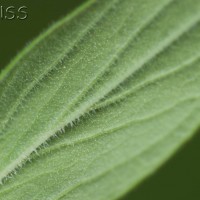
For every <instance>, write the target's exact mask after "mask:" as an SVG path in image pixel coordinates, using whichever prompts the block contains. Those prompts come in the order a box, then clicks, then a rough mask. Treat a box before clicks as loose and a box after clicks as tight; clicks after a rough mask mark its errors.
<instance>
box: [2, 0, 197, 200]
mask: <svg viewBox="0 0 200 200" xmlns="http://www.w3.org/2000/svg"><path fill="white" fill-rule="evenodd" d="M84 1H85V0H17V2H16V0H15V1H14V0H13V1H11V0H0V6H1V5H3V6H11V5H12V6H16V7H19V6H27V7H28V18H27V19H26V20H22V21H19V20H17V19H15V20H11V21H7V20H0V69H2V68H3V67H4V66H5V65H6V64H8V63H9V61H10V60H11V58H13V57H14V56H15V55H16V54H17V53H18V52H19V51H20V50H21V49H22V48H23V47H24V46H25V45H26V44H27V43H28V42H30V41H31V40H32V39H33V38H35V37H36V36H37V35H38V34H39V33H41V31H43V30H45V29H46V28H47V27H48V26H50V25H51V24H52V23H53V22H55V21H56V20H58V19H60V18H61V17H62V16H64V15H66V14H68V13H70V12H71V11H72V10H73V9H75V7H76V6H78V5H80V4H81V3H83V2H84ZM199 171H200V133H199V131H198V133H197V134H196V136H195V137H194V138H193V139H192V140H191V141H190V142H188V144H186V145H185V146H184V147H183V148H182V149H181V150H180V151H179V152H178V153H177V155H175V156H174V157H173V158H172V159H171V160H170V161H168V162H167V163H166V164H165V165H163V167H162V168H161V169H160V170H159V171H158V172H157V173H155V174H154V175H153V176H151V177H149V178H148V179H147V180H146V181H145V182H144V183H143V184H142V185H140V186H138V187H137V189H136V190H134V191H132V192H130V193H129V194H128V195H127V196H126V197H124V198H123V199H124V200H129V199H136V200H199V199H200V172H199ZM108 189H109V188H108Z"/></svg>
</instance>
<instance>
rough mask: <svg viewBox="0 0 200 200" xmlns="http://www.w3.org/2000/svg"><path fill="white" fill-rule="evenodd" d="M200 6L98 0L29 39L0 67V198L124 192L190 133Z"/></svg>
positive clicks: (198, 83)
mask: <svg viewBox="0 0 200 200" xmlns="http://www.w3.org/2000/svg"><path fill="white" fill-rule="evenodd" d="M199 10H200V1H199V0H151V1H149V0H123V1H122V0H110V1H106V0H101V1H88V2H87V3H86V4H85V5H84V6H82V7H80V8H79V9H78V10H77V11H75V12H74V13H72V14H71V15H70V16H67V17H66V18H64V19H63V20H61V21H60V22H58V23H56V24H55V25H53V27H51V28H50V29H49V30H48V31H46V32H45V33H43V34H42V35H40V36H39V37H38V38H37V39H36V40H35V41H33V42H32V43H31V44H30V45H29V46H27V47H26V48H25V49H24V50H23V52H21V54H19V55H18V57H16V58H15V59H14V60H13V62H12V63H11V64H10V65H9V66H8V67H7V69H6V71H5V72H4V73H2V74H1V75H0V105H1V106H0V179H1V180H2V181H3V183H4V184H3V185H2V186H1V187H0V199H5V200H7V199H10V200H12V199H19V200H23V199H24V200H26V199H31V200H32V199H33V200H39V199H48V200H50V199H51V200H58V199H117V198H119V197H121V196H122V195H123V194H125V193H126V192H127V191H129V190H130V189H131V188H134V187H135V186H136V185H137V184H138V183H140V182H141V181H142V180H143V179H144V178H145V177H147V176H148V175H150V174H151V173H153V172H154V171H155V170H156V169H157V168H158V167H159V166H160V165H162V163H163V162H164V161H166V160H167V159H168V158H169V157H170V156H171V155H172V154H174V153H175V151H176V150H177V149H178V148H179V147H180V146H181V145H182V144H184V143H185V142H186V141H187V140H188V139H190V138H191V137H192V135H193V134H194V132H195V130H196V129H197V128H198V126H199V123H200V117H199V115H200V114H199V113H200V90H199V87H200V79H199V77H200V12H199ZM70 125H71V126H70ZM61 133H63V134H61ZM57 137H58V138H57ZM34 152H35V153H34ZM37 154H38V155H39V156H38V155H37ZM28 160H30V162H28ZM25 161H26V162H25ZM20 166H22V168H20ZM15 173H16V175H15ZM10 176H11V177H12V176H13V178H12V179H9V177H10Z"/></svg>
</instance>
